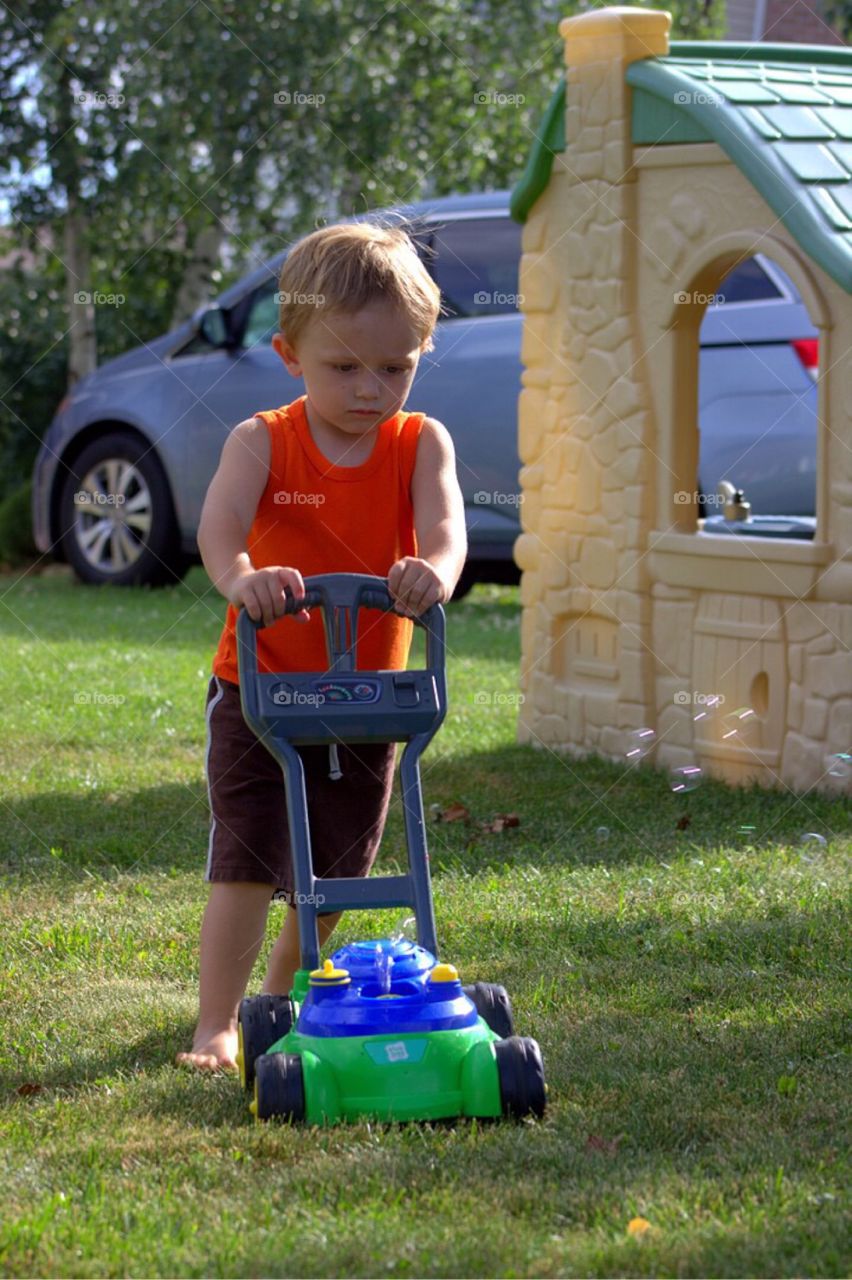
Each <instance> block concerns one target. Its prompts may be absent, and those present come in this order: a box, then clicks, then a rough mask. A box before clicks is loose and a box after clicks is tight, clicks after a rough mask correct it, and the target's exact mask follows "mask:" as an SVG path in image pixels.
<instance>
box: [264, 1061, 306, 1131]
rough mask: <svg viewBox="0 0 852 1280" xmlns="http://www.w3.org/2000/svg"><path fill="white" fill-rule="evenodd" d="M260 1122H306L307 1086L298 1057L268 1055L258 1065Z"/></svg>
mask: <svg viewBox="0 0 852 1280" xmlns="http://www.w3.org/2000/svg"><path fill="white" fill-rule="evenodd" d="M254 1097H255V1101H256V1103H257V1111H256V1113H255V1114H256V1115H257V1118H258V1120H292V1121H293V1123H294V1124H295V1123H296V1122H297V1121H300V1120H304V1118H305V1082H304V1079H303V1077H302V1059H301V1058H300V1057H299V1055H298V1053H264V1054H262V1055H261V1056H260V1057H259V1058H258V1060H257V1062H256V1063H255V1087H254Z"/></svg>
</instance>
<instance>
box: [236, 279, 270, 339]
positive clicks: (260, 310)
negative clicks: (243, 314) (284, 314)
mask: <svg viewBox="0 0 852 1280" xmlns="http://www.w3.org/2000/svg"><path fill="white" fill-rule="evenodd" d="M277 292H278V284H277V282H276V281H275V280H270V281H269V282H268V283H267V284H264V285H261V287H260V288H259V289H257V290H256V292H255V294H254V297H253V298H252V300H251V305H250V307H249V313H248V319H247V320H246V326H245V329H244V330H243V346H244V347H255V346H257V345H258V343H264V342H265V343H270V342H271V341H272V335H273V333H275V330H276V329H277V328H278V303H277V302H276V301H275V298H276V295H277Z"/></svg>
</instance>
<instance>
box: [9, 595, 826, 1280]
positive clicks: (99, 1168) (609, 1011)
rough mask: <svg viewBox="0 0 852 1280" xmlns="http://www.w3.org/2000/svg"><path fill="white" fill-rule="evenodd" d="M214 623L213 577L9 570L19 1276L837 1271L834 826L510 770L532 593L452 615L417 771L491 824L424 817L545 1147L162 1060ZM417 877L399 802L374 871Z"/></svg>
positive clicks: (184, 936)
mask: <svg viewBox="0 0 852 1280" xmlns="http://www.w3.org/2000/svg"><path fill="white" fill-rule="evenodd" d="M222 614H223V605H222V603H221V601H220V600H219V599H218V597H216V596H215V595H214V593H213V592H212V591H211V589H210V587H209V583H208V582H207V579H206V578H205V576H204V574H203V573H202V572H201V571H200V570H194V571H193V572H192V573H191V574H190V576H189V578H188V580H187V583H186V584H185V585H183V586H181V587H180V588H177V589H174V590H170V591H161V592H157V593H152V592H146V591H134V592H131V591H117V590H106V589H105V590H100V591H93V590H90V589H85V588H82V587H79V586H76V585H73V584H72V582H71V581H70V580H69V579H66V578H64V577H63V576H61V575H59V576H52V577H44V578H33V577H31V576H28V577H23V578H20V579H15V578H14V577H8V578H5V579H2V580H0V631H2V643H3V659H4V661H3V667H2V677H0V679H1V680H2V697H3V716H4V732H3V735H2V738H0V759H2V773H3V777H4V788H3V793H2V800H0V862H2V867H3V873H4V875H3V884H2V889H0V997H2V1025H3V1036H2V1043H0V1072H1V1073H2V1085H0V1088H2V1118H0V1161H2V1165H0V1176H1V1177H2V1186H3V1197H2V1207H0V1270H2V1274H5V1275H14V1276H21V1275H56V1276H102V1275H110V1276H113V1275H115V1276H123V1275H134V1276H140V1275H151V1276H166V1275H179V1276H203V1275H246V1276H259V1275H269V1276H309V1275H310V1276H335V1275H342V1276H373V1275H394V1276H396V1275H399V1276H433V1275H434V1276H480V1275H495V1276H498V1275H499V1276H527V1275H536V1276H567V1275H571V1276H574V1275H577V1276H585V1275H594V1276H610V1275H631V1276H633V1275H636V1276H644V1275H649V1276H651V1275H667V1276H668V1275H671V1276H702V1275H713V1276H722V1275H726V1276H728V1275H773V1276H774V1275H779V1276H780V1275H784V1276H801V1275H808V1276H817V1275H818V1276H829V1275H832V1276H834V1275H844V1274H847V1273H848V1270H849V1262H850V1250H849V1234H848V1217H847V1214H846V1205H845V1200H844V1196H845V1186H846V1180H847V1169H848V1165H847V1152H848V1139H847V1134H846V1128H845V1126H846V1117H847V1112H848V1108H847V1106H846V1105H845V1098H846V1097H848V1042H847V1039H846V1032H847V1028H846V1027H845V1026H844V1018H845V1015H846V1012H847V1009H848V983H849V952H848V941H847V939H848V926H849V917H848V910H847V908H848V865H849V864H848V858H849V850H850V841H849V813H848V809H845V808H844V802H843V801H842V800H841V799H840V798H837V797H835V798H827V797H820V796H818V795H815V794H811V795H808V796H806V797H796V796H793V795H792V794H790V793H788V792H776V793H768V792H762V791H756V790H752V791H740V792H734V791H729V790H727V789H725V788H724V787H723V786H721V785H718V784H714V783H707V784H705V785H704V786H703V787H702V788H700V789H699V790H697V791H695V792H692V793H690V794H689V795H686V796H675V795H673V794H672V793H671V792H670V790H669V787H668V783H667V780H666V778H665V776H664V775H662V774H659V773H656V772H654V771H652V770H646V769H643V770H640V771H639V772H627V771H625V770H624V769H623V768H621V767H619V766H618V765H614V764H608V763H604V762H601V761H596V760H587V761H583V762H579V763H578V762H576V761H573V760H569V759H567V758H565V757H560V756H557V755H556V754H554V753H552V752H550V751H547V750H533V749H531V748H528V747H520V746H518V745H516V744H515V741H514V732H515V709H514V707H513V706H512V705H511V703H510V702H507V701H505V700H504V701H501V702H498V703H497V704H496V705H495V704H494V701H493V694H494V693H495V692H499V693H501V694H510V693H511V692H512V691H513V690H514V689H515V688H516V671H517V659H518V648H519V638H518V620H519V607H518V596H517V591H516V590H514V589H510V588H483V587H480V588H477V589H476V591H475V592H474V594H473V595H472V596H470V597H469V598H468V600H466V601H464V602H462V603H460V604H457V605H453V606H451V608H450V609H449V611H448V614H449V632H448V635H449V650H450V668H449V675H450V696H451V710H450V712H449V714H448V716H447V720H446V722H445V724H444V727H443V728H442V729H441V731H440V733H439V735H438V737H437V738H436V740H435V742H434V743H433V744H432V746H431V747H430V748H429V750H428V752H427V754H426V756H425V757H424V761H423V770H422V772H423V778H424V797H425V802H426V804H427V805H429V804H435V805H440V806H441V807H442V808H444V807H446V806H447V805H449V804H451V803H453V802H460V803H461V804H464V805H465V806H467V808H468V809H469V810H470V814H471V820H470V822H468V823H464V822H455V823H435V822H431V823H430V827H429V832H430V847H431V853H432V868H433V877H434V889H435V897H436V913H437V920H438V935H439V938H440V941H441V950H442V956H443V958H444V959H447V960H450V961H452V962H453V963H455V964H456V965H457V966H458V967H459V969H460V970H461V973H462V977H463V980H464V981H474V980H476V979H483V980H490V981H496V982H503V983H505V985H506V986H507V987H508V989H509V991H510V993H511V995H512V998H513V1003H514V1006H515V1016H516V1024H517V1027H518V1030H519V1032H520V1033H522V1034H527V1035H533V1036H535V1037H536V1038H537V1039H538V1040H539V1042H540V1044H541V1046H542V1050H543V1053H544V1058H545V1064H546V1068H547V1075H548V1080H549V1084H550V1095H549V1096H550V1106H549V1111H548V1114H547V1116H546V1118H545V1120H544V1121H543V1122H540V1123H535V1122H529V1123H525V1124H521V1125H515V1124H490V1125H487V1124H476V1123H470V1122H459V1123H457V1124H453V1125H450V1124H436V1125H412V1126H408V1127H402V1126H380V1125H373V1124H360V1125H357V1126H351V1127H349V1128H339V1129H335V1130H301V1129H291V1128H282V1127H278V1126H268V1127H262V1126H257V1125H255V1124H254V1122H253V1121H252V1120H251V1117H250V1116H249V1114H248V1112H247V1110H246V1107H245V1104H244V1100H243V1097H242V1095H241V1094H240V1091H239V1087H238V1085H237V1083H236V1082H235V1080H234V1079H233V1078H230V1077H219V1078H200V1077H196V1076H193V1075H192V1074H190V1073H185V1072H182V1071H178V1070H176V1069H175V1068H174V1067H173V1066H172V1065H171V1064H172V1060H173V1057H174V1054H175V1052H176V1051H177V1050H179V1049H181V1048H185V1047H187V1046H188V1044H189V1041H190V1037H191V1034H192V1028H193V1023H194V1013H195V998H196V975H197V960H198V928H199V922H200V918H201V913H202V909H203V905H204V900H205V888H204V885H203V882H202V875H203V869H204V860H205V855H206V840H207V810H206V794H205V785H204V776H203V751H204V724H203V706H204V696H205V691H206V685H207V679H208V672H209V666H210V659H211V657H212V653H213V650H214V647H215V643H216V639H217V636H218V632H219V628H220V625H221V618H222ZM483 691H484V692H487V693H489V694H491V695H492V705H488V706H483V705H482V704H481V702H480V701H478V700H477V697H476V695H477V693H482V692H483ZM509 811H513V812H516V813H517V814H518V815H519V818H520V825H519V826H518V827H516V828H512V829H508V830H506V831H503V832H502V833H501V834H489V833H487V832H486V831H484V830H483V829H482V828H481V827H480V826H479V825H478V824H479V823H480V822H484V821H486V820H488V819H490V818H493V817H494V816H495V815H496V814H499V813H506V812H509ZM687 814H688V816H689V819H690V820H689V824H688V825H686V826H684V825H683V821H682V820H683V819H684V818H685V817H686V815H687ZM746 826H748V827H752V828H753V830H750V831H747V832H746V831H743V830H742V828H743V827H746ZM601 828H605V830H601ZM806 831H818V832H821V833H822V834H823V835H824V836H825V837H826V840H827V841H828V843H827V844H826V845H825V846H824V847H822V846H817V847H814V846H813V845H808V846H802V844H801V843H800V842H801V837H802V835H803V833H804V832H806ZM403 858H404V843H403V835H402V824H401V821H400V815H399V808H398V805H396V806H395V808H394V810H393V812H392V814H391V818H390V821H389V823H388V828H387V831H386V838H385V842H384V846H383V851H382V854H381V855H380V866H381V868H382V869H384V870H386V871H387V870H391V869H393V868H396V867H401V866H402V863H403ZM281 911H282V908H281V907H278V906H274V907H273V908H272V911H271V912H270V923H269V936H268V939H267V941H268V942H271V939H272V937H273V934H274V931H275V928H276V927H277V925H279V924H280V920H281ZM398 918H399V913H392V914H390V915H388V914H382V913H374V914H372V915H370V917H369V918H367V919H363V918H359V917H357V916H353V915H351V914H350V915H349V916H347V917H345V918H344V921H343V923H342V925H341V928H340V930H339V931H338V934H337V935H336V936H335V943H336V944H338V943H339V942H342V941H345V940H346V939H351V938H354V937H358V936H369V935H370V934H376V935H379V934H382V933H385V932H387V931H388V925H389V924H392V923H395V922H396V921H397V920H398ZM262 965H263V956H261V958H260V960H259V962H258V968H257V970H256V973H255V986H257V985H258V984H259V981H260V978H261V976H262ZM634 1216H642V1217H644V1218H646V1219H647V1220H648V1221H649V1222H650V1223H651V1227H650V1229H649V1230H648V1231H647V1232H646V1233H645V1234H644V1236H642V1237H641V1238H633V1237H631V1236H630V1235H629V1234H628V1232H627V1225H628V1223H629V1221H630V1220H631V1219H632V1218H633V1217H634Z"/></svg>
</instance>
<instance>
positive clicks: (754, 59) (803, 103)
mask: <svg viewBox="0 0 852 1280" xmlns="http://www.w3.org/2000/svg"><path fill="white" fill-rule="evenodd" d="M756 55H759V56H756ZM626 77H627V83H628V84H629V85H631V86H632V88H633V113H632V122H631V124H632V137H633V142H634V143H636V144H640V145H652V144H653V145H655V146H665V145H669V144H672V143H682V142H716V143H718V144H719V146H720V147H721V148H722V149H723V150H724V151H725V153H726V154H727V155H728V156H729V157H730V159H731V160H732V161H733V163H734V164H735V165H736V166H737V167H738V168H739V169H741V170H742V172H743V173H744V174H745V176H746V177H747V178H748V180H749V182H750V183H751V184H752V185H753V186H754V187H755V189H756V190H757V191H759V192H760V194H761V195H762V196H763V198H764V200H765V201H766V203H767V204H768V205H769V207H770V208H771V209H772V210H773V212H774V213H775V214H777V216H778V218H779V219H780V221H781V222H782V223H783V224H784V226H785V227H786V228H787V230H788V231H789V232H790V234H791V235H792V236H793V238H794V239H795V240H796V241H797V242H798V243H799V244H800V245H801V247H802V248H803V249H804V250H805V252H806V253H808V254H810V256H811V257H812V258H813V259H814V261H815V262H818V263H819V265H820V266H821V267H822V268H823V270H824V271H826V272H827V274H828V275H830V276H831V277H832V279H833V280H836V281H837V283H838V284H839V285H841V286H842V288H844V289H846V290H847V291H848V292H850V293H852V50H850V49H845V48H843V49H841V48H837V47H830V46H826V47H825V48H823V47H822V46H820V45H740V44H728V43H724V44H716V43H710V42H703V41H694V42H693V41H681V42H678V41H673V42H672V44H671V46H670V52H669V54H668V55H667V56H666V57H664V58H643V59H642V60H641V61H639V62H634V63H632V64H631V65H630V66H629V67H628V69H627V73H626ZM564 118H565V82H564V80H563V81H562V82H561V83H560V85H559V87H558V88H557V90H556V92H555V93H554V95H553V97H552V98H551V100H550V103H549V104H548V107H547V110H546V112H545V115H544V120H543V121H542V127H541V129H540V130H539V135H538V137H537V140H536V143H535V145H534V147H533V149H532V151H531V153H530V158H529V161H528V163H527V167H526V169H525V170H524V173H523V175H522V177H521V179H520V181H519V182H518V183H517V185H516V186H515V188H514V190H513V192H512V199H511V210H512V216H513V217H514V218H516V219H517V220H518V221H519V222H524V221H525V220H526V217H527V214H528V213H529V210H530V209H531V208H532V206H533V204H534V203H535V201H536V200H537V199H538V197H539V196H540V195H541V193H542V191H543V190H544V189H545V187H546V186H547V183H548V181H549V179H550V171H551V168H552V165H553V157H554V155H555V154H558V153H559V152H561V151H563V150H564V149H565V119H564Z"/></svg>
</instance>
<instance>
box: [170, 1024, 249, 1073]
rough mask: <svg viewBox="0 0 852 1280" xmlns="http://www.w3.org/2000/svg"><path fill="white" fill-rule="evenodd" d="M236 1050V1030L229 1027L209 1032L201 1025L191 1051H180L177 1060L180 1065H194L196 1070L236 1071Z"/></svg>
mask: <svg viewBox="0 0 852 1280" xmlns="http://www.w3.org/2000/svg"><path fill="white" fill-rule="evenodd" d="M236 1052H237V1033H236V1031H232V1030H230V1028H229V1029H228V1030H227V1031H214V1032H209V1033H208V1032H207V1031H204V1030H202V1028H201V1027H199V1028H198V1030H197V1031H196V1033H195V1039H194V1040H193V1043H192V1048H191V1050H190V1051H189V1053H179V1054H178V1055H177V1056H176V1058H175V1062H177V1063H179V1065H180V1066H185V1067H194V1068H195V1070H196V1071H236V1070H237V1064H236V1062H235V1060H234V1055H235V1054H236Z"/></svg>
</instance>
